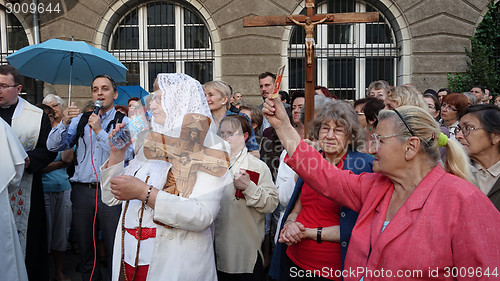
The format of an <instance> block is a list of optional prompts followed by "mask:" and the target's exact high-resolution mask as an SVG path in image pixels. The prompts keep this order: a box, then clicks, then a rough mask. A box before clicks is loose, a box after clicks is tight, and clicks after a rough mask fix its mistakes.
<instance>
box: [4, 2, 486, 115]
mask: <svg viewBox="0 0 500 281" xmlns="http://www.w3.org/2000/svg"><path fill="white" fill-rule="evenodd" d="M488 3H489V0H324V1H321V0H317V1H316V10H317V13H327V12H328V13H338V12H370V11H376V12H379V14H380V17H379V21H378V22H376V23H367V24H343V25H318V26H317V28H316V42H315V44H316V45H315V46H316V47H315V52H316V54H315V55H316V58H315V72H316V75H315V76H316V84H317V85H321V86H326V87H328V88H329V89H330V91H333V92H334V93H336V94H337V95H338V96H340V97H341V98H345V99H356V98H360V97H364V95H365V90H366V87H367V86H368V84H369V83H370V82H371V81H374V80H379V79H383V80H387V81H389V82H390V83H391V84H393V85H403V84H405V83H412V84H415V85H416V86H417V88H418V89H419V90H421V91H422V92H423V91H424V90H425V89H427V88H433V89H435V90H437V89H439V88H444V87H446V86H447V84H448V83H447V74H448V73H456V72H463V71H465V68H466V55H465V48H470V41H469V37H471V36H473V35H474V32H475V30H476V27H477V25H478V24H479V23H480V22H481V20H482V16H483V15H484V14H485V13H486V12H487V5H488ZM30 4H33V5H35V4H36V5H38V6H39V5H40V4H43V5H44V7H45V8H46V7H48V5H49V4H50V5H51V9H52V11H51V12H48V10H46V9H45V10H44V9H38V11H41V13H38V20H37V19H36V17H34V13H32V12H33V10H30V9H24V10H23V9H22V8H23V5H24V7H25V8H26V7H28V8H29V7H30V6H29V5H30ZM0 6H1V7H2V9H1V11H0V36H1V42H2V43H1V44H2V45H1V47H2V49H1V59H2V63H6V61H5V59H4V58H5V56H6V55H8V54H9V53H12V52H13V51H15V50H16V49H19V48H21V47H23V46H25V45H27V44H33V43H35V42H36V41H37V40H38V39H37V38H39V40H40V41H41V42H43V41H46V40H48V39H51V38H59V39H66V40H71V38H72V37H74V39H75V40H82V41H86V42H88V43H89V44H91V45H94V46H96V47H98V48H102V49H105V50H107V51H109V52H111V53H112V54H114V55H115V56H116V57H117V58H118V59H120V61H122V62H123V63H124V64H125V65H126V66H127V67H128V69H129V72H128V76H127V80H128V84H129V85H141V86H143V87H144V88H145V89H146V90H147V91H150V90H152V83H153V81H154V77H155V76H156V74H157V73H159V72H183V73H187V74H189V75H191V76H193V77H195V78H196V79H198V80H199V81H200V82H202V83H204V82H207V81H210V80H224V81H226V82H228V83H229V84H230V85H232V86H233V88H234V89H235V90H237V91H240V92H241V93H243V96H244V99H245V100H246V101H247V102H249V103H251V104H259V103H261V101H262V100H261V98H260V93H259V88H258V78H257V76H258V75H259V74H260V73H262V72H265V71H270V72H276V71H277V69H278V68H279V67H280V66H282V65H286V66H287V67H286V70H285V76H284V78H283V83H282V89H284V90H294V89H301V88H303V85H304V58H303V57H304V32H303V30H302V28H301V27H294V26H283V27H282V26H273V27H243V18H244V17H245V16H250V15H258V16H270V15H292V14H300V13H304V8H305V1H297V0H250V1H249V0H153V1H139V0H80V1H76V0H66V1H64V0H38V1H29V0H28V1H5V0H0ZM38 6H37V7H38ZM56 6H57V7H58V11H54V8H56ZM13 7H18V8H19V9H17V10H16V9H12V8H13ZM36 22H38V29H39V31H37V24H36ZM37 36H39V37H37ZM41 67H43V66H41ZM26 84H27V85H28V87H27V89H26V91H27V93H28V96H35V97H34V98H31V100H36V99H38V98H39V97H38V98H37V97H36V93H34V92H36V91H37V86H36V83H34V82H27V83H26ZM44 88H45V90H44V92H45V93H48V92H53V91H54V90H55V91H56V92H57V93H58V94H59V95H61V96H62V97H65V96H67V86H60V85H58V86H54V87H52V86H51V85H48V84H45V87H44ZM72 96H73V97H75V101H77V102H78V104H79V105H82V104H83V103H84V102H85V101H86V100H88V99H90V91H89V89H88V88H86V87H73V94H72Z"/></svg>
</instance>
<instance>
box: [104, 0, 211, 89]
mask: <svg viewBox="0 0 500 281" xmlns="http://www.w3.org/2000/svg"><path fill="white" fill-rule="evenodd" d="M109 46H110V47H109V49H110V53H112V54H113V55H115V56H116V57H117V58H118V59H119V60H120V61H121V62H122V63H123V64H124V65H125V66H126V67H127V68H128V69H129V72H128V73H127V85H141V86H142V87H144V88H145V89H146V90H148V91H152V90H153V82H154V79H155V78H156V75H157V74H158V73H161V72H168V73H173V72H181V73H186V74H188V75H190V76H192V77H193V78H195V79H197V80H198V81H200V83H202V84H203V83H205V82H208V81H211V80H212V79H213V63H214V51H213V49H212V42H211V38H210V34H209V32H208V29H207V27H206V24H205V22H204V21H203V19H202V17H201V15H200V14H199V13H198V12H197V11H196V10H195V9H193V8H191V7H188V6H185V5H181V4H180V3H177V2H170V1H158V2H150V3H147V4H141V5H139V6H137V7H134V8H133V9H131V10H129V11H128V13H127V14H125V15H124V16H123V18H122V19H121V20H120V22H119V23H118V25H117V26H116V27H115V29H114V32H113V34H112V36H111V42H110V44H109Z"/></svg>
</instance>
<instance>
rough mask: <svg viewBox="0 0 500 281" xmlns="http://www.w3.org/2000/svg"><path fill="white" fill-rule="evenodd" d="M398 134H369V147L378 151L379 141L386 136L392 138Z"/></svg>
mask: <svg viewBox="0 0 500 281" xmlns="http://www.w3.org/2000/svg"><path fill="white" fill-rule="evenodd" d="M398 135H399V134H392V135H387V136H380V135H378V134H377V133H373V134H371V136H370V140H369V145H370V147H371V148H373V149H374V150H375V151H378V150H379V148H380V141H381V140H383V139H386V138H392V137H395V136H398Z"/></svg>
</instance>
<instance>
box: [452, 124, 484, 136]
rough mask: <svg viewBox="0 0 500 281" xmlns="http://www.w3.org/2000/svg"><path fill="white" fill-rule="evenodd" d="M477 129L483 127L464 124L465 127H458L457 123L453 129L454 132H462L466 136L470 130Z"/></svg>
mask: <svg viewBox="0 0 500 281" xmlns="http://www.w3.org/2000/svg"><path fill="white" fill-rule="evenodd" d="M478 129H484V128H483V127H477V128H474V127H472V126H469V125H466V126H465V127H463V128H462V127H460V125H457V129H456V130H455V134H458V132H462V134H463V135H464V137H468V136H469V135H470V133H471V132H472V131H475V130H478Z"/></svg>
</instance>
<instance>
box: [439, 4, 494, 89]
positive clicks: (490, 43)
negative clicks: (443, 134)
mask: <svg viewBox="0 0 500 281" xmlns="http://www.w3.org/2000/svg"><path fill="white" fill-rule="evenodd" d="M499 11H500V2H499V3H497V4H496V5H495V3H494V1H493V0H492V1H491V2H490V4H488V12H487V13H486V15H485V16H484V18H483V21H482V22H481V23H480V24H479V26H478V27H477V30H476V34H475V35H474V37H472V38H470V40H471V49H470V50H469V49H467V48H466V49H465V54H466V55H467V69H466V72H465V73H457V74H448V87H449V89H450V90H451V91H452V92H465V91H469V90H470V89H471V88H472V86H474V85H482V86H484V87H486V88H488V89H490V90H492V92H494V93H499V92H500V78H499V75H498V71H500V57H498V55H497V57H495V48H496V52H497V53H500V52H499V50H500V15H499Z"/></svg>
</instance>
